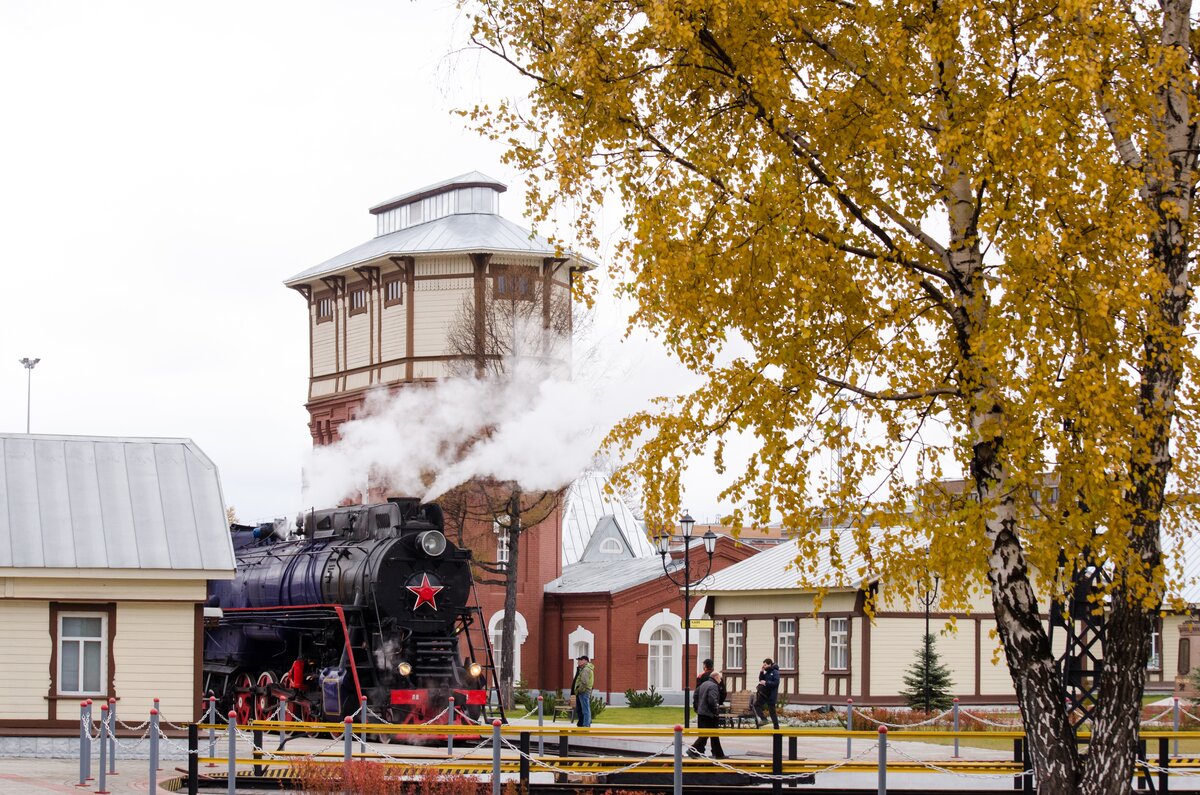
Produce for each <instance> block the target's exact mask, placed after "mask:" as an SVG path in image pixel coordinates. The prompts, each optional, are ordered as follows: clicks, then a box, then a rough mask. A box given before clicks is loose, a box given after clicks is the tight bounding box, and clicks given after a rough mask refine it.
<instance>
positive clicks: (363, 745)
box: [358, 696, 371, 754]
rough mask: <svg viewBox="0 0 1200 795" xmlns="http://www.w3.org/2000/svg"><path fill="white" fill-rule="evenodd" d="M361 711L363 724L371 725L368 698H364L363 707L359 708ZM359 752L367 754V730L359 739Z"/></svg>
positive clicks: (364, 730)
mask: <svg viewBox="0 0 1200 795" xmlns="http://www.w3.org/2000/svg"><path fill="white" fill-rule="evenodd" d="M359 710H361V711H362V723H370V722H371V721H370V720H369V719H368V718H367V697H366V696H363V697H362V706H361V707H359ZM358 752H359V753H361V754H365V753H366V752H367V730H366V729H363V733H362V736H361V737H359V738H358Z"/></svg>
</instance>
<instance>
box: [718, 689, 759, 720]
mask: <svg viewBox="0 0 1200 795" xmlns="http://www.w3.org/2000/svg"><path fill="white" fill-rule="evenodd" d="M753 699H754V693H752V692H750V691H749V690H739V691H738V692H736V693H730V694H729V705H728V706H725V705H724V704H722V705H721V714H720V715H718V716H717V725H719V726H728V727H733V726H734V725H736V726H737V727H738V728H739V729H740V728H742V721H745V720H748V721H753V722H757V720H756V718H755V715H754V710H753V709H752V708H751V706H750V703H751V701H753Z"/></svg>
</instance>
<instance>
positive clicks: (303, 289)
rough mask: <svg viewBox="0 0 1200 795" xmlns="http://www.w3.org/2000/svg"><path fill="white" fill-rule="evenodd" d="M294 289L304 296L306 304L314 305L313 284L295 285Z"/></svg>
mask: <svg viewBox="0 0 1200 795" xmlns="http://www.w3.org/2000/svg"><path fill="white" fill-rule="evenodd" d="M292 289H293V290H295V291H296V292H298V293H300V295H302V296H304V302H305V303H308V304H311V303H312V285H311V284H293V285H292Z"/></svg>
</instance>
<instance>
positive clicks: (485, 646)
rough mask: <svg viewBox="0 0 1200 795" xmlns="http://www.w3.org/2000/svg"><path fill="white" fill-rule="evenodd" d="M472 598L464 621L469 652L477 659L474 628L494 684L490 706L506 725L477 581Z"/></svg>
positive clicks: (486, 668) (488, 676) (498, 677)
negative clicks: (492, 706)
mask: <svg viewBox="0 0 1200 795" xmlns="http://www.w3.org/2000/svg"><path fill="white" fill-rule="evenodd" d="M471 598H472V600H473V601H474V602H475V604H473V605H468V606H467V609H468V610H469V611H470V612H469V613H468V614H467V616H466V617H465V620H464V621H463V624H464V627H465V629H466V635H467V651H468V653H469V654H470V655H471V659H473V660H475V659H477V657H476V655H475V643H476V641H475V640H473V639H472V635H473V634H474V632H472V628H474V630H475V632H478V633H479V635H480V637H479V639H478V641H479V647H480V649H482V650H483V652H484V654H485V661H484V662H482V663H481V664H482V665H483V670H484V672H485V675H486V676H487V678H488V680H489V681H490V682H491V683H492V686H491V687H490V688H489V693H490V695H489V697H488V704H493V703H494V704H495V705H496V715H497V716H498V717H499V718H500V720H501V721H503V722H504V723H508V718H507V717H506V716H505V715H504V700H503V699H502V698H501V697H500V672H499V669H498V668H497V666H496V657H495V655H494V654H492V639H491V638H490V637H488V631H487V622H486V621H484V620H483V608H482V607H480V606H479V593H478V592H477V591H476V590H475V579H474V578H473V577H472V579H471Z"/></svg>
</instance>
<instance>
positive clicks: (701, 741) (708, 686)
mask: <svg viewBox="0 0 1200 795" xmlns="http://www.w3.org/2000/svg"><path fill="white" fill-rule="evenodd" d="M720 685H721V674H719V673H718V672H716V671H713V672H712V673H711V674H709V677H708V679H705V680H704V681H703V682H701V683H700V686H699V687H698V688H696V726H697V727H699V728H701V729H715V728H717V715H718V714H719V713H718V710H719V709H720V707H721V702H720V701H718V700H717V699H718V698H719V696H720V690H721V687H720ZM708 740H709V736H708V735H705V734H702V735H700V736H699V737H697V738H696V742H694V743H692V747H691V748H690V749H688V753H689V754H690V755H691V756H703V755H704V746H705V745H706V744H707V743H708ZM712 755H713V759H724V758H725V749H723V748H722V747H721V738H720V737H717V736H715V735H713V736H712Z"/></svg>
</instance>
